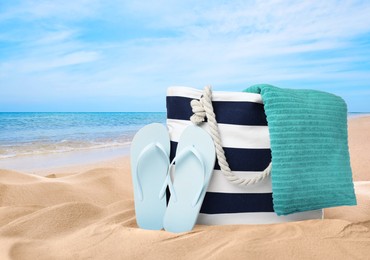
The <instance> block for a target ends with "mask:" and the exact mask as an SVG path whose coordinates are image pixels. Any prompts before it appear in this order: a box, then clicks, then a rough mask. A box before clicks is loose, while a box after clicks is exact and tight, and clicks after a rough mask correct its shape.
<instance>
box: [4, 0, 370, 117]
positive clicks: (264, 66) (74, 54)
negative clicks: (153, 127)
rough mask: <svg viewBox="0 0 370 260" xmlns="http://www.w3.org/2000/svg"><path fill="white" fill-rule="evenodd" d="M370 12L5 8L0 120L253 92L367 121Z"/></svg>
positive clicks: (96, 4) (150, 4)
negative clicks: (171, 91) (276, 89)
mask: <svg viewBox="0 0 370 260" xmlns="http://www.w3.org/2000/svg"><path fill="white" fill-rule="evenodd" d="M369 14H370V1H331V0H326V1H322V0H321V1H275V0H274V1H118V0H112V1H99V0H96V1H95V0H89V1H88V0H73V1H65V0H64V1H59V0H54V1H43V0H39V1H1V2H0V111H165V95H166V89H167V87H168V86H172V85H182V86H191V87H196V88H203V86H204V85H208V84H211V85H212V86H213V89H214V90H224V91H241V90H243V89H244V88H246V87H248V86H250V85H252V84H257V83H269V84H273V85H276V86H280V87H286V88H313V89H319V90H323V91H328V92H332V93H335V94H337V95H340V96H342V97H343V98H344V99H345V100H346V101H347V103H348V107H349V111H352V112H355V111H356V112H369V111H370V15H369Z"/></svg>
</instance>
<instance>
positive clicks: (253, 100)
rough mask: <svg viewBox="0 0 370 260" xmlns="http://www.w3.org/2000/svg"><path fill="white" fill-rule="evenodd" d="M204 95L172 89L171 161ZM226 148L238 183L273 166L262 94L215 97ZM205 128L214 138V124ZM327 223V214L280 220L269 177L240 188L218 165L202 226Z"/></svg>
mask: <svg viewBox="0 0 370 260" xmlns="http://www.w3.org/2000/svg"><path fill="white" fill-rule="evenodd" d="M202 95H203V91H202V90H198V89H194V88H188V87H170V88H168V90H167V127H168V130H169V134H170V140H171V155H170V159H171V160H172V159H173V158H174V157H175V153H176V147H177V142H178V141H179V138H180V136H181V134H182V132H183V131H184V129H186V127H187V126H189V125H193V123H192V122H191V121H190V118H191V117H192V116H193V114H194V113H193V111H192V107H191V102H192V101H193V100H199V99H200V98H201V97H202ZM212 104H213V109H214V113H215V114H216V118H217V122H218V128H219V131H220V135H221V140H222V146H223V150H224V152H225V155H226V158H227V161H228V164H229V166H230V168H231V170H232V172H233V173H234V174H235V175H236V176H239V177H246V178H254V177H255V176H258V175H260V174H261V172H263V171H264V170H265V169H266V167H268V165H269V164H270V162H271V150H270V139H269V131H268V126H267V121H266V115H265V112H264V107H263V102H262V98H261V95H260V94H255V93H243V92H222V91H213V93H212ZM200 127H202V128H203V129H205V130H206V131H207V132H210V129H209V122H204V123H202V124H200ZM320 218H322V210H321V209H318V210H313V211H307V212H300V213H295V214H290V215H288V216H278V215H277V214H276V213H275V212H274V207H273V201H272V186H271V178H270V176H268V177H266V178H265V179H263V180H261V181H260V182H258V183H256V184H253V185H248V186H241V185H238V184H234V183H231V182H230V181H229V180H228V179H227V178H226V177H225V176H224V174H223V173H222V172H221V169H220V164H219V162H218V161H217V162H216V164H215V167H214V171H213V176H212V179H211V181H210V184H209V186H208V189H207V193H206V195H205V198H204V201H203V204H202V207H201V210H200V214H199V216H198V220H197V223H198V224H206V225H223V224H268V223H279V222H288V221H299V220H306V219H320Z"/></svg>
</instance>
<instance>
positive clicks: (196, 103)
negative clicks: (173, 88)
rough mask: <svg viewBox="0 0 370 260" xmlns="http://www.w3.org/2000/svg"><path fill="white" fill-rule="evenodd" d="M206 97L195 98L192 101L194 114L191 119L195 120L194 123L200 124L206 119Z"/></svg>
mask: <svg viewBox="0 0 370 260" xmlns="http://www.w3.org/2000/svg"><path fill="white" fill-rule="evenodd" d="M203 102H204V99H203V97H201V98H200V100H198V99H193V100H192V101H191V102H190V105H191V108H192V111H193V115H192V116H191V117H190V121H191V122H193V124H196V125H199V124H201V123H203V122H204V121H205V119H206V110H205V109H204V105H203V104H204V103H203Z"/></svg>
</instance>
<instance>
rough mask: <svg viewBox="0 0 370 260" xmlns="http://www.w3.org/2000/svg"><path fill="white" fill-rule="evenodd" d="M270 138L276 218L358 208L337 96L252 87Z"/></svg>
mask: <svg viewBox="0 0 370 260" xmlns="http://www.w3.org/2000/svg"><path fill="white" fill-rule="evenodd" d="M244 91H245V92H252V93H260V94H261V95H262V99H263V102H264V107H265V113H266V117H267V123H268V127H269V133H270V143H271V154H272V172H271V178H272V179H271V180H272V192H273V202H274V210H275V212H276V213H277V214H278V215H287V214H290V213H294V212H301V211H307V210H315V209H320V208H328V207H334V206H343V205H356V197H355V193H354V188H353V182H352V171H351V166H350V160H349V152H348V135H347V106H346V103H345V102H344V100H343V99H342V98H340V97H338V96H335V95H333V94H329V93H325V92H321V91H316V90H301V89H299V90H298V89H281V88H277V87H274V86H271V85H254V86H251V87H249V88H248V89H246V90H244Z"/></svg>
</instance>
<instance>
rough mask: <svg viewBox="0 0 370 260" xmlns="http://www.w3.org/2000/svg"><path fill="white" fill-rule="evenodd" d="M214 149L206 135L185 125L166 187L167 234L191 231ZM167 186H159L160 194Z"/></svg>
mask: <svg viewBox="0 0 370 260" xmlns="http://www.w3.org/2000/svg"><path fill="white" fill-rule="evenodd" d="M215 158H216V153H215V147H214V144H213V141H212V138H211V137H210V136H209V134H208V133H207V132H205V131H204V130H203V129H201V128H200V127H197V126H188V127H187V128H186V129H185V130H184V132H183V133H182V135H181V136H180V139H179V143H178V146H177V150H176V157H175V158H174V160H173V161H172V163H171V166H172V165H173V164H174V162H175V161H176V165H175V166H174V167H175V171H174V174H173V183H172V181H171V176H170V172H169V174H168V176H167V184H168V187H169V188H170V192H171V197H170V200H169V202H168V206H167V210H166V213H165V215H164V219H163V227H164V229H165V230H166V231H169V232H173V233H179V232H186V231H190V230H192V229H193V227H194V225H195V222H196V220H197V217H198V214H199V211H200V207H201V205H202V203H203V199H204V196H205V194H206V191H207V187H208V184H209V181H210V179H211V176H212V171H213V168H214V164H215ZM165 188H166V185H165V186H164V187H162V191H161V192H162V194H163V193H164V192H165Z"/></svg>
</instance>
